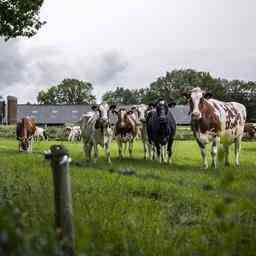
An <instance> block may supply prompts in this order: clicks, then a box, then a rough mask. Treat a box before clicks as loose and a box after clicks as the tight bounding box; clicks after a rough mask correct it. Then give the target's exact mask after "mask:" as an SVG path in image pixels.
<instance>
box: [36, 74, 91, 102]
mask: <svg viewBox="0 0 256 256" xmlns="http://www.w3.org/2000/svg"><path fill="white" fill-rule="evenodd" d="M92 90H93V86H92V84H90V83H88V82H84V81H79V80H77V79H64V80H63V81H62V82H61V83H60V84H59V85H57V86H52V87H50V88H49V89H48V90H46V91H40V92H39V93H38V96H37V101H38V103H40V104H94V103H95V100H96V98H95V96H94V95H92Z"/></svg>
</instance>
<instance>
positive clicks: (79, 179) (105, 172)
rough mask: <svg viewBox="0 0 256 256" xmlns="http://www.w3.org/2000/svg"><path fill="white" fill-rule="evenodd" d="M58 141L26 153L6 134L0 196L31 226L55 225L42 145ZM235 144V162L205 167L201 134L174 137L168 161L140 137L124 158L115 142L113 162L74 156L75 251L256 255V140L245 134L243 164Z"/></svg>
mask: <svg viewBox="0 0 256 256" xmlns="http://www.w3.org/2000/svg"><path fill="white" fill-rule="evenodd" d="M57 143H60V142H56V141H49V142H38V143H34V144H33V151H34V153H32V154H24V153H18V148H17V141H15V140H13V139H3V138H1V139H0V200H2V199H3V198H8V200H10V201H12V203H13V204H14V205H15V207H17V208H19V209H20V211H21V218H22V223H23V225H24V226H25V229H26V231H27V233H28V234H30V233H32V232H34V231H36V230H40V232H42V233H44V232H45V233H47V232H49V230H51V229H52V227H53V187H52V176H51V170H50V166H49V163H48V162H47V161H46V160H44V158H43V156H42V155H41V154H40V153H42V152H43V151H44V150H47V149H49V147H50V145H52V144H57ZM63 144H64V145H65V146H66V147H67V149H68V150H69V152H70V154H71V157H72V159H73V160H82V159H83V158H84V155H83V152H82V144H80V143H73V144H71V143H67V142H63ZM233 150H234V149H233V147H232V148H231V154H230V156H231V159H230V160H231V166H230V167H226V168H224V166H223V164H222V163H221V164H220V165H219V167H218V168H217V169H216V170H214V169H211V168H209V169H208V170H207V171H205V170H203V169H202V168H201V159H200V154H199V148H198V146H197V145H196V142H195V141H175V143H174V155H173V162H172V164H170V165H160V164H159V163H157V162H153V161H149V160H147V161H145V160H144V159H143V150H142V145H141V143H140V142H139V141H138V142H136V145H135V152H134V159H132V160H130V159H124V160H122V161H119V160H118V158H117V146H116V144H115V143H113V145H112V147H111V156H112V164H111V165H108V164H107V163H106V161H105V159H104V152H103V151H102V150H100V159H99V162H97V164H83V165H81V166H79V165H75V164H71V168H70V170H71V179H72V193H73V207H74V222H75V229H76V248H77V252H78V253H79V254H80V253H84V254H83V255H255V252H256V243H255V239H256V204H255V201H256V199H255V198H256V143H255V142H243V145H242V152H241V167H240V168H235V167H233V164H234V156H233ZM208 153H209V152H208ZM208 155H209V161H210V154H208ZM124 169H125V170H126V171H127V172H125V171H124Z"/></svg>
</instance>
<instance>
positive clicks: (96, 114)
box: [80, 103, 114, 163]
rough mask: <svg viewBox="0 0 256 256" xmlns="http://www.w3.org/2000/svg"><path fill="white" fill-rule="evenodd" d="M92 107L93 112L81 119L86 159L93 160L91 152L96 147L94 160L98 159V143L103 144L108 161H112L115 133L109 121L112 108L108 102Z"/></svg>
mask: <svg viewBox="0 0 256 256" xmlns="http://www.w3.org/2000/svg"><path fill="white" fill-rule="evenodd" d="M92 109H93V111H92V112H88V113H86V114H85V115H83V116H82V118H81V120H80V123H81V126H80V127H81V131H82V139H83V143H84V153H85V157H86V160H88V161H91V160H92V157H91V153H92V149H94V155H95V160H94V161H95V162H96V161H97V160H98V145H101V146H102V147H103V148H104V149H105V154H106V158H107V161H108V163H111V159H110V149H109V147H110V144H111V142H112V139H113V134H114V132H113V129H112V127H111V125H110V122H109V111H111V108H109V106H108V104H107V103H102V104H100V105H98V106H97V107H95V106H94V107H93V108H92Z"/></svg>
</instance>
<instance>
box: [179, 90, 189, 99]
mask: <svg viewBox="0 0 256 256" xmlns="http://www.w3.org/2000/svg"><path fill="white" fill-rule="evenodd" d="M181 96H182V97H184V98H185V99H186V100H189V98H190V93H188V92H183V93H182V94H181Z"/></svg>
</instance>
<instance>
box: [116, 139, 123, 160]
mask: <svg viewBox="0 0 256 256" xmlns="http://www.w3.org/2000/svg"><path fill="white" fill-rule="evenodd" d="M117 146H118V155H119V159H120V160H121V159H122V158H123V155H122V153H123V143H122V141H121V140H118V141H117Z"/></svg>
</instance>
